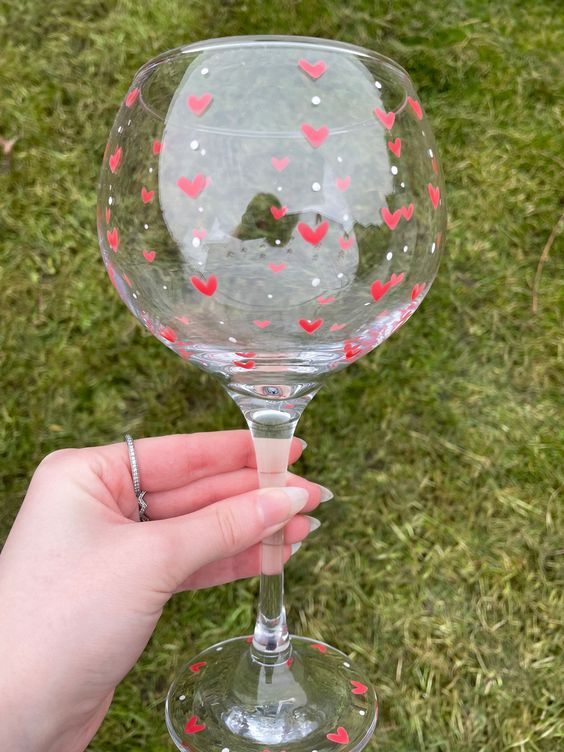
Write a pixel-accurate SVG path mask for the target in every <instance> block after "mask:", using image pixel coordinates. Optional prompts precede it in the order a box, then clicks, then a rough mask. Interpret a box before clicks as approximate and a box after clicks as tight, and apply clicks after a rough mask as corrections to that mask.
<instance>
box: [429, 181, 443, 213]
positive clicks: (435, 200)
mask: <svg viewBox="0 0 564 752" xmlns="http://www.w3.org/2000/svg"><path fill="white" fill-rule="evenodd" d="M427 190H428V191H429V198H430V199H431V203H432V204H433V206H434V207H435V209H436V208H437V206H438V205H439V201H440V200H441V189H440V188H438V187H437V188H435V186H434V185H433V184H432V183H427Z"/></svg>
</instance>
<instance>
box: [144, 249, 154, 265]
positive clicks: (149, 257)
mask: <svg viewBox="0 0 564 752" xmlns="http://www.w3.org/2000/svg"><path fill="white" fill-rule="evenodd" d="M156 255H157V254H156V252H155V251H143V256H145V259H146V260H147V261H148V262H149V263H150V264H152V263H153V261H154V260H155V256H156Z"/></svg>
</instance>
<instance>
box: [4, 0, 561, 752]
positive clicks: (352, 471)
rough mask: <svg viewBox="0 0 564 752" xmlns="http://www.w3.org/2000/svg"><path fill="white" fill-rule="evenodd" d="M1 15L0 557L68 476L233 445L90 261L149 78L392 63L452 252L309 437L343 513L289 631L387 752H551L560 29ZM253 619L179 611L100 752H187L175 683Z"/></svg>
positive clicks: (207, 604) (505, 21) (479, 5)
mask: <svg viewBox="0 0 564 752" xmlns="http://www.w3.org/2000/svg"><path fill="white" fill-rule="evenodd" d="M1 6H3V7H4V11H3V12H0V49H1V50H2V51H1V52H0V82H1V91H0V94H1V102H2V106H1V108H0V136H2V137H4V138H10V137H13V136H18V137H19V141H18V142H17V144H16V145H15V147H14V150H13V154H12V159H11V163H10V164H8V162H7V161H6V162H5V163H4V165H3V169H2V173H1V174H0V188H1V192H2V211H1V212H0V243H1V246H0V252H1V264H0V280H1V300H2V303H1V312H2V323H1V326H0V362H1V374H0V394H1V401H0V454H1V455H2V456H3V461H2V463H1V466H0V474H1V483H0V487H1V488H2V491H1V494H2V496H1V498H0V534H2V535H5V534H6V533H7V531H8V529H9V527H10V524H11V522H12V520H13V518H14V516H15V513H16V510H17V508H18V505H19V503H20V500H21V498H22V495H23V494H24V492H25V489H26V484H27V483H28V480H29V477H30V474H31V472H32V470H33V468H34V466H35V465H36V464H37V463H38V462H39V460H40V459H41V457H42V456H43V455H45V454H46V453H47V452H49V451H51V450H53V449H56V448H59V447H63V446H70V445H86V444H98V443H106V442H111V441H115V440H119V438H120V437H121V436H122V434H123V433H124V431H126V430H127V431H130V432H132V433H133V434H134V435H136V436H142V435H150V434H159V433H167V432H174V431H192V430H215V429H219V428H230V427H236V426H241V418H240V417H239V415H238V413H237V411H236V409H235V407H234V406H233V405H231V404H230V403H229V402H228V400H227V398H224V397H223V396H222V394H221V392H220V389H219V387H217V386H216V385H215V384H214V383H212V382H211V381H210V380H209V378H208V377H206V376H204V375H202V374H201V373H200V372H198V371H197V370H195V369H193V368H191V367H188V366H186V365H184V364H182V363H181V362H180V361H179V360H178V359H176V358H175V357H174V356H173V354H172V353H170V352H168V351H167V350H165V348H163V347H162V346H161V345H160V344H159V343H158V342H157V341H156V340H155V341H153V340H152V339H151V338H150V337H149V336H147V335H146V334H144V333H143V332H142V331H141V329H140V327H139V326H137V325H136V323H135V322H134V320H133V318H132V317H131V315H130V314H129V312H128V311H127V310H126V308H125V307H124V306H123V305H122V304H121V303H120V301H119V300H118V299H117V296H116V295H115V294H114V293H113V292H112V290H111V287H110V285H109V283H108V280H107V278H106V277H105V274H104V271H103V267H102V263H101V261H100V258H99V255H98V250H97V241H96V233H95V211H94V206H95V190H96V182H97V174H98V169H99V164H100V161H101V156H102V152H103V149H104V145H105V140H106V137H107V133H108V131H109V127H110V125H111V122H112V120H113V115H114V112H115V109H116V107H117V105H118V103H119V101H120V99H121V97H122V96H123V93H124V91H125V90H126V89H127V87H128V85H129V82H130V80H131V78H132V76H133V73H134V72H135V70H136V69H137V68H138V67H139V66H140V65H141V64H142V63H143V62H144V61H145V60H146V59H148V58H149V57H151V56H153V55H154V54H156V53H158V52H160V51H162V50H166V49H168V48H171V47H175V46H177V45H179V44H182V43H188V42H191V41H195V40H198V39H202V38H207V37H211V36H224V35H232V34H250V33H254V32H269V33H276V32H280V33H294V34H308V35H316V36H324V37H334V38H339V39H342V40H345V41H351V42H356V43H359V44H363V45H366V46H368V47H371V48H374V49H378V50H380V51H381V52H383V53H385V54H388V55H390V56H392V57H394V58H395V59H397V60H398V61H399V62H401V63H402V64H403V66H404V67H405V68H407V69H408V70H409V71H410V72H411V74H412V77H413V79H414V81H415V84H416V86H417V87H418V90H419V92H420V95H421V98H422V100H423V101H424V103H425V105H426V110H427V113H428V115H429V117H430V118H431V120H432V122H433V123H434V126H435V134H436V137H437V142H438V144H439V146H440V150H441V153H442V157H443V163H444V168H445V172H446V176H447V181H448V204H449V209H450V229H449V236H448V243H447V251H446V254H445V257H444V259H443V262H442V266H441V269H440V273H439V276H438V278H437V280H436V282H435V285H434V287H433V290H432V292H431V294H430V296H429V298H428V299H427V301H426V302H425V304H424V306H423V307H422V309H421V310H420V311H419V312H418V313H417V315H416V316H415V317H414V318H413V319H412V320H411V321H410V323H409V325H408V326H406V327H405V328H404V329H402V330H401V331H400V332H398V334H396V335H395V336H394V337H393V338H392V340H391V341H390V342H388V343H386V344H385V345H384V346H383V347H381V348H380V350H379V351H377V352H376V353H374V354H373V355H371V356H370V357H368V358H366V359H363V360H361V361H359V362H358V363H357V364H355V365H353V366H352V367H351V368H350V369H348V370H347V371H346V372H344V373H342V374H340V375H339V376H338V377H337V378H335V379H333V380H332V381H329V382H328V383H327V384H326V386H325V388H324V389H323V390H322V391H321V392H320V394H319V395H318V396H317V397H316V399H315V401H314V403H313V404H312V406H311V407H309V408H308V410H307V411H306V413H305V415H304V417H303V421H302V425H301V430H300V435H301V436H303V437H304V438H306V439H307V440H308V442H309V444H310V448H309V449H308V450H307V452H306V454H305V457H304V459H303V461H302V462H301V465H300V470H299V471H300V472H302V473H303V474H306V475H308V476H309V477H310V478H312V479H317V480H319V481H321V482H323V483H324V484H326V485H328V486H330V487H331V488H332V489H333V490H334V491H335V494H336V500H335V501H334V502H332V503H331V504H328V505H326V508H324V509H323V510H322V511H320V512H319V516H320V517H321V519H322V520H323V523H324V525H323V527H322V529H321V530H320V532H319V533H317V534H316V536H314V537H313V539H312V540H311V541H310V542H308V543H307V544H306V545H305V546H304V547H303V549H302V551H301V552H300V554H299V556H297V557H296V559H295V560H293V561H292V563H291V564H290V565H289V567H288V585H289V602H290V606H291V607H290V619H291V623H292V624H293V625H294V628H295V629H296V631H298V632H302V633H307V634H309V635H313V636H316V637H319V638H324V639H326V640H327V641H329V642H332V643H334V644H336V645H338V646H339V647H340V648H342V649H343V650H345V651H346V652H349V653H350V654H351V655H352V656H354V657H356V659H357V660H358V661H359V662H360V663H363V664H364V666H365V668H367V669H368V670H369V672H370V674H371V675H372V677H373V678H374V681H375V682H376V684H377V686H378V687H379V694H380V698H381V706H382V716H381V723H380V726H379V729H378V731H377V734H376V736H375V737H374V740H373V742H372V743H371V745H370V747H369V749H371V750H379V751H381V752H383V751H384V750H389V751H390V752H391V751H392V750H393V752H407V751H408V750H409V751H412V750H426V751H430V750H436V751H437V752H479V751H480V752H501V751H503V750H518V751H519V752H520V751H521V750H522V751H525V752H529V751H530V752H532V751H533V750H534V751H537V750H538V751H541V750H542V751H543V752H544V751H546V752H554V751H555V750H556V749H558V748H560V745H561V744H562V743H563V742H562V737H563V736H564V723H563V720H562V718H563V712H562V711H563V708H562V693H561V688H562V676H563V668H562V660H561V643H562V632H561V631H560V633H559V629H560V630H561V619H562V614H563V613H564V609H563V604H562V576H561V575H562V570H561V569H560V570H559V569H558V563H559V559H558V557H559V555H560V556H561V554H562V537H561V535H562V531H561V528H560V531H559V518H560V516H561V511H562V507H561V501H559V496H558V492H559V488H560V487H561V484H562V474H561V464H562V456H561V454H560V456H559V448H560V449H561V446H562V444H561V440H562V433H561V429H560V424H561V420H562V416H561V414H560V416H559V415H558V396H559V388H560V389H561V387H562V378H561V377H562V370H561V367H562V359H561V329H560V327H559V324H561V319H560V316H559V309H558V303H559V300H561V289H559V278H560V279H561V275H562V254H561V251H562V244H561V235H559V236H558V237H557V238H556V240H555V242H554V245H553V246H552V248H551V250H550V254H549V257H548V259H547V261H546V263H545V265H544V269H543V271H542V276H541V278H540V285H539V289H538V312H537V314H536V315H534V316H533V315H532V314H531V303H532V290H533V280H534V276H535V271H536V268H537V263H538V260H539V258H540V256H541V253H542V251H543V247H544V246H545V243H546V241H547V239H548V237H549V235H550V233H551V230H552V228H553V227H554V226H555V225H556V223H557V222H558V219H559V216H560V214H561V213H562V207H561V199H562V197H561V196H559V195H558V192H557V190H558V189H557V186H558V185H559V178H560V175H561V170H562V154H563V153H564V150H563V148H562V147H563V143H562V138H561V136H560V134H561V132H562V131H561V129H562V118H561V112H560V109H559V108H560V106H561V102H562V89H561V88H560V90H559V88H558V86H559V81H560V80H561V68H562V62H563V60H562V56H561V53H560V50H561V49H562V46H563V41H564V25H563V24H562V18H561V16H559V12H558V9H559V3H558V2H556V1H555V2H550V1H549V0H536V2H535V1H534V0H529V1H527V0H520V2H514V1H513V0H511V1H509V0H492V1H491V2H486V0H482V1H481V2H480V1H478V0H474V1H473V2H472V1H471V0H466V1H463V0H437V2H428V1H426V2H423V1H422V0H413V2H409V3H400V2H382V1H380V2H369V0H347V2H343V1H342V0H326V1H325V2H321V1H320V0H309V1H308V2H307V3H306V2H304V3H300V2H291V1H290V0H278V1H277V2H265V1H260V0H247V1H246V2H225V1H224V2H220V1H219V0H207V1H206V2H202V1H201V0H193V1H192V2H185V0H176V1H175V0H160V1H159V2H145V3H141V2H133V0H123V1H122V2H109V1H107V0H106V1H104V0H95V1H94V0H52V1H51V2H49V3H43V2H39V0H19V2H16V3H10V4H8V3H6V2H3V3H0V7H1ZM558 19H560V20H558ZM560 184H561V183H560ZM559 295H560V298H559ZM559 337H560V339H559ZM559 417H560V420H559ZM559 432H560V436H559ZM559 533H560V537H559ZM255 597H256V583H255V582H245V583H240V584H237V585H234V586H230V587H225V588H221V589H216V590H211V591H205V592H201V593H198V594H195V595H191V594H186V595H182V596H178V597H176V598H174V600H173V601H172V602H171V603H170V605H169V606H168V607H167V609H166V611H165V614H164V616H163V618H162V620H161V623H160V624H159V627H158V629H157V632H156V634H155V636H154V639H153V640H152V642H151V644H150V645H149V646H148V648H147V650H146V651H145V653H144V655H143V657H142V659H141V661H140V662H139V664H138V666H137V667H136V668H135V669H134V670H133V671H132V673H131V675H130V676H129V677H128V678H127V680H126V681H124V682H123V684H122V686H120V688H119V690H118V692H117V694H116V698H115V701H114V704H113V706H112V709H111V711H110V713H109V715H108V717H107V719H106V721H105V723H104V725H103V726H102V728H101V729H100V732H99V733H98V735H97V736H96V738H95V740H94V741H93V742H92V744H91V746H90V749H91V750H92V752H108V751H109V750H120V752H133V751H134V750H139V749H146V750H151V751H153V750H154V751H155V752H158V751H160V750H163V752H164V751H165V750H171V749H172V746H171V744H170V742H169V741H168V739H167V734H166V731H165V728H164V722H163V698H164V695H165V692H166V688H167V686H168V684H169V681H170V679H171V677H172V673H173V671H174V668H175V666H176V665H177V664H178V663H179V661H180V660H181V659H182V658H183V657H186V656H187V655H189V654H191V653H193V652H195V651H197V650H199V649H200V648H203V647H204V646H206V645H208V644H210V643H211V642H213V641H214V640H217V639H220V638H223V637H225V636H228V635H237V634H240V633H242V632H246V631H248V630H249V628H250V625H251V622H252V617H253V607H254V601H255ZM39 628H40V625H38V630H39Z"/></svg>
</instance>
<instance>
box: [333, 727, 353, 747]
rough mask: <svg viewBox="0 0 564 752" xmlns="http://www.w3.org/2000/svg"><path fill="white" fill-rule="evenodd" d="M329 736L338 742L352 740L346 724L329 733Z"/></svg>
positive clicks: (344, 742)
mask: <svg viewBox="0 0 564 752" xmlns="http://www.w3.org/2000/svg"><path fill="white" fill-rule="evenodd" d="M327 738H328V739H329V741H330V742H336V743H337V744H348V743H349V741H350V739H349V735H348V733H347V730H346V729H345V727H344V726H338V728H337V731H335V732H333V733H331V734H327Z"/></svg>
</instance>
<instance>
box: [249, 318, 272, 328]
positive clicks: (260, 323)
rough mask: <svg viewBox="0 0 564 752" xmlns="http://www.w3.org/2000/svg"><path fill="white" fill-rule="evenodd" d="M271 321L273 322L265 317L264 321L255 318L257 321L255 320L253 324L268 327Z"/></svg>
mask: <svg viewBox="0 0 564 752" xmlns="http://www.w3.org/2000/svg"><path fill="white" fill-rule="evenodd" d="M270 323H271V322H270V321H268V319H265V320H264V321H260V320H259V319H255V321H253V324H254V325H255V326H258V328H259V329H266V327H267V326H270Z"/></svg>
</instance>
